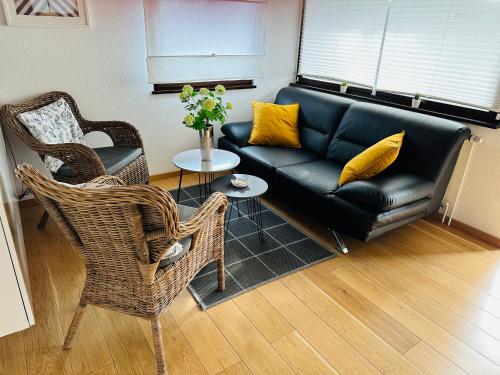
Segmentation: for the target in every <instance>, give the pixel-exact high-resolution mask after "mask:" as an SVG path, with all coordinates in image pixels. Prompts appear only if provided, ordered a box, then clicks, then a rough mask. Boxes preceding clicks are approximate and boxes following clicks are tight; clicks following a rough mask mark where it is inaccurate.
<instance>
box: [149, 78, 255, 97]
mask: <svg viewBox="0 0 500 375" xmlns="http://www.w3.org/2000/svg"><path fill="white" fill-rule="evenodd" d="M184 85H191V86H193V88H194V89H195V90H199V89H201V88H202V87H205V88H207V89H209V90H212V91H213V90H214V89H215V86H217V85H223V86H224V87H225V88H226V90H246V89H255V88H257V86H256V85H255V83H254V80H253V79H239V80H229V81H204V82H203V81H200V82H175V83H154V84H153V91H152V92H151V93H152V94H153V95H161V94H175V93H180V92H182V87H183V86H184Z"/></svg>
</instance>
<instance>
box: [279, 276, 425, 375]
mask: <svg viewBox="0 0 500 375" xmlns="http://www.w3.org/2000/svg"><path fill="white" fill-rule="evenodd" d="M313 270H314V271H315V272H318V273H319V272H325V271H321V270H319V269H316V270H315V267H313V268H312V269H311V271H313ZM282 282H283V284H285V285H286V286H287V287H288V289H290V290H291V291H292V292H293V293H294V294H295V295H296V296H297V297H298V298H299V299H300V300H302V301H303V302H304V303H305V304H306V305H307V306H309V307H310V309H311V310H313V311H314V312H315V313H316V314H317V315H318V316H319V317H320V318H321V319H323V321H325V322H326V323H327V324H328V325H329V326H330V327H331V328H333V329H334V330H335V331H336V332H337V333H338V334H339V335H341V336H342V337H343V338H344V339H345V340H346V341H347V342H348V343H349V344H351V345H352V346H353V347H354V348H356V349H357V350H358V351H359V352H360V353H362V354H363V356H364V357H366V358H367V359H368V360H369V361H370V362H371V363H372V364H373V365H374V366H375V367H377V369H379V370H380V371H381V372H382V373H385V374H401V375H410V374H421V372H420V371H419V370H418V369H417V368H416V367H415V366H414V365H412V364H411V363H410V362H409V361H408V360H407V359H406V358H404V357H403V356H402V355H401V354H400V353H399V352H397V351H396V350H395V349H393V348H392V347H391V346H390V345H388V344H387V343H386V342H385V341H384V340H382V339H381V338H380V337H379V336H377V335H376V334H375V333H374V332H373V331H371V330H370V329H369V328H368V327H367V326H365V325H364V324H363V323H361V322H360V321H359V320H357V319H356V318H355V317H354V316H353V315H351V314H350V313H349V311H348V310H346V309H344V308H343V307H342V306H340V305H339V304H338V303H336V302H335V301H334V300H333V299H332V298H330V297H329V296H328V295H327V294H326V293H324V292H323V291H322V290H321V289H320V288H319V287H317V286H316V285H315V284H314V283H313V282H312V281H310V280H309V279H307V278H306V277H305V276H304V275H303V274H302V273H295V274H292V275H290V276H287V277H285V278H284V279H283V280H282Z"/></svg>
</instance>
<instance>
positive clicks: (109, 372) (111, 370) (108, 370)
mask: <svg viewBox="0 0 500 375" xmlns="http://www.w3.org/2000/svg"><path fill="white" fill-rule="evenodd" d="M117 374H118V372H117V371H116V367H115V365H114V364H111V365H108V366H106V367H103V368H101V369H99V370H96V371H94V372H92V375H117Z"/></svg>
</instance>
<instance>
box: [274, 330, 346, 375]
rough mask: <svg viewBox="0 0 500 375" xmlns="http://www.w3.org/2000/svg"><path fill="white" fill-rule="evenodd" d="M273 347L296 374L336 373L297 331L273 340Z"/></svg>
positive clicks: (317, 374) (320, 374)
mask: <svg viewBox="0 0 500 375" xmlns="http://www.w3.org/2000/svg"><path fill="white" fill-rule="evenodd" d="M273 347H274V348H275V349H276V350H277V351H278V353H280V354H281V356H282V357H283V358H285V359H286V360H287V362H288V363H289V364H290V365H291V366H292V368H293V369H294V370H295V372H296V373H297V374H304V375H326V374H338V372H337V371H335V369H334V368H333V367H332V366H330V364H329V363H328V362H327V361H326V360H325V359H324V358H323V357H321V355H319V353H318V352H317V351H316V350H315V349H314V348H313V347H312V346H311V345H310V344H309V343H308V342H307V341H306V340H305V339H304V338H303V337H302V336H300V334H299V333H298V332H297V331H294V332H292V333H289V334H288V335H286V336H284V337H282V338H280V339H279V340H277V341H275V342H274V343H273Z"/></svg>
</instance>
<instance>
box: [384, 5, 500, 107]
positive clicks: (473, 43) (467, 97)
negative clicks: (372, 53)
mask: <svg viewBox="0 0 500 375" xmlns="http://www.w3.org/2000/svg"><path fill="white" fill-rule="evenodd" d="M499 79H500V1H498V0H419V1H413V0H392V3H391V9H390V16H389V20H388V24H387V33H386V38H385V44H384V51H383V55H382V61H381V65H380V74H379V78H378V84H377V86H378V87H377V89H382V90H391V91H398V92H405V93H416V92H418V93H421V94H423V95H425V96H430V97H435V98H439V99H445V100H449V101H454V102H459V103H462V104H470V105H475V106H478V107H483V108H487V109H500V100H499V99H500V97H499V92H498V90H499Z"/></svg>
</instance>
